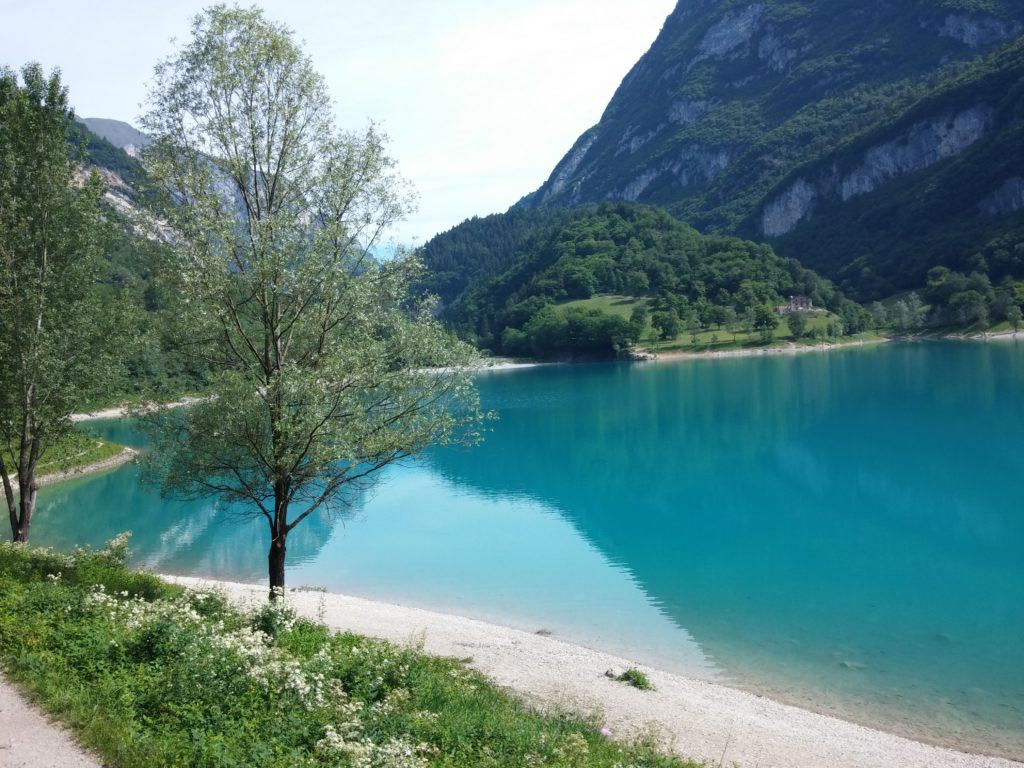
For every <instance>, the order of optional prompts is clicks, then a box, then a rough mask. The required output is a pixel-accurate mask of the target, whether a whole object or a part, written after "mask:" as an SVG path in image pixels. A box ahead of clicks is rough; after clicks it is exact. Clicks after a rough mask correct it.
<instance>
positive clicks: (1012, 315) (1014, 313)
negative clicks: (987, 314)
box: [1006, 304, 1024, 331]
mask: <svg viewBox="0 0 1024 768" xmlns="http://www.w3.org/2000/svg"><path fill="white" fill-rule="evenodd" d="M1006 319H1007V320H1008V321H1009V323H1010V325H1012V326H1013V330H1014V331H1019V330H1020V324H1021V320H1022V319H1024V313H1022V312H1021V311H1020V307H1019V306H1017V305H1016V304H1011V305H1010V306H1009V308H1008V309H1007V310H1006Z"/></svg>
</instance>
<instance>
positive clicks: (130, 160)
mask: <svg viewBox="0 0 1024 768" xmlns="http://www.w3.org/2000/svg"><path fill="white" fill-rule="evenodd" d="M69 141H71V142H72V143H73V144H74V145H76V146H77V147H81V149H82V150H83V155H82V157H81V167H82V173H83V175H84V174H86V173H88V172H90V171H91V170H92V169H96V170H97V171H98V172H99V173H100V175H101V177H102V179H103V183H104V186H105V188H106V194H105V196H104V200H105V202H106V210H107V216H106V223H107V226H106V228H105V232H106V243H105V247H104V249H103V269H102V274H101V275H100V280H101V281H102V284H103V285H102V289H101V290H102V294H103V296H104V297H105V298H104V303H105V305H106V306H107V307H108V308H109V311H110V312H112V313H114V312H116V313H118V317H119V320H120V321H121V322H123V323H126V324H130V325H132V326H133V331H132V332H131V333H126V337H127V338H131V339H133V343H132V348H131V349H130V350H129V351H128V354H127V355H126V357H125V368H124V369H123V370H122V371H121V372H120V376H119V378H118V379H117V380H116V381H111V382H110V387H109V400H110V402H117V401H120V400H123V399H126V398H127V399H132V398H135V397H137V396H138V395H140V394H142V393H143V392H146V393H148V394H149V395H157V396H158V395H159V394H160V393H161V392H163V393H164V394H166V396H174V395H176V394H179V393H181V392H185V391H191V390H194V389H197V388H200V387H202V386H203V385H204V383H205V381H206V377H207V374H208V372H209V371H208V370H207V366H206V365H205V364H204V363H203V362H202V361H200V360H197V359H196V358H195V357H194V356H191V355H188V354H184V353H183V354H178V353H168V350H169V349H174V348H175V347H177V348H178V351H179V352H184V351H185V349H184V347H182V346H181V344H180V342H181V341H182V340H175V339H173V338H171V337H173V328H172V326H171V324H170V323H169V322H167V321H168V319H169V318H171V317H173V315H174V302H175V297H174V296H173V295H170V294H168V293H167V291H165V290H164V289H163V288H162V287H161V284H160V280H159V279H158V272H159V266H160V261H161V259H163V258H164V257H165V255H166V251H165V249H166V247H167V246H166V242H165V240H166V235H167V233H166V231H165V230H164V229H162V225H161V224H160V212H159V210H157V208H156V202H155V196H154V195H152V194H151V192H150V190H148V188H147V179H146V173H145V171H144V169H143V167H142V165H141V164H140V163H139V161H138V159H137V158H135V157H132V156H131V155H129V154H128V153H127V152H125V151H124V150H123V149H122V148H120V147H118V146H114V145H113V144H112V143H110V142H109V141H107V140H106V139H105V138H103V137H102V136H99V135H97V134H95V133H93V132H92V131H91V130H90V129H89V128H88V127H87V126H86V125H85V123H84V122H81V121H77V122H76V123H75V125H74V130H73V131H72V133H71V135H70V136H69Z"/></svg>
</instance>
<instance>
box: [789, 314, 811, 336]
mask: <svg viewBox="0 0 1024 768" xmlns="http://www.w3.org/2000/svg"><path fill="white" fill-rule="evenodd" d="M786 325H787V326H789V333H790V335H791V336H792V337H793V338H794V339H796V340H799V339H802V338H803V337H804V336H806V335H807V315H805V314H804V313H803V312H790V313H789V314H788V315H786Z"/></svg>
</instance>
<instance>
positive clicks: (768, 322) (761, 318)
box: [754, 304, 779, 344]
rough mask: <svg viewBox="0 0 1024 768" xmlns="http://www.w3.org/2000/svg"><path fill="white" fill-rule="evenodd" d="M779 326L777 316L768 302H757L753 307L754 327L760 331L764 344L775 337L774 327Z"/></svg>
mask: <svg viewBox="0 0 1024 768" xmlns="http://www.w3.org/2000/svg"><path fill="white" fill-rule="evenodd" d="M778 326H779V316H778V315H776V314H775V310H774V309H772V308H771V306H770V305H768V304H759V305H758V306H757V307H755V309H754V328H755V329H756V330H758V331H760V332H761V341H763V342H764V343H765V344H767V343H769V342H770V341H771V340H772V339H773V338H775V329H776V328H777V327H778Z"/></svg>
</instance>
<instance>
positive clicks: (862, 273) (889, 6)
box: [522, 0, 1024, 300]
mask: <svg viewBox="0 0 1024 768" xmlns="http://www.w3.org/2000/svg"><path fill="white" fill-rule="evenodd" d="M1022 32H1024V0H907V2H899V3H889V2H864V1H863V0H856V1H854V0H760V1H759V2H753V3H751V2H749V0H748V1H746V2H737V1H726V2H710V1H709V0H705V1H704V2H701V1H700V0H686V1H684V2H680V4H679V5H678V7H677V8H676V10H675V11H674V12H673V13H672V14H671V15H670V16H669V18H668V20H667V21H666V23H665V26H664V28H663V30H662V32H661V34H660V35H659V37H658V39H657V41H656V42H655V43H654V45H653V46H652V47H651V49H650V51H649V52H648V53H647V54H646V55H645V56H644V57H643V58H642V59H641V60H640V61H639V62H638V63H637V64H636V66H635V67H634V68H633V70H632V71H631V72H630V73H629V74H628V75H627V76H626V78H625V79H624V80H623V82H622V85H621V86H620V87H619V89H618V91H617V93H616V94H615V95H614V97H613V99H612V100H611V102H610V104H609V105H608V108H607V109H606V111H605V113H604V115H603V116H602V118H601V121H600V122H599V123H598V124H597V125H595V126H594V127H593V128H591V129H589V130H587V131H586V132H585V133H584V134H583V135H582V136H581V137H580V139H579V140H578V141H577V142H576V144H575V146H574V147H573V148H572V149H571V151H570V152H569V153H568V154H567V155H566V157H565V158H564V159H563V160H562V162H561V163H559V165H558V166H557V167H556V168H555V170H554V171H553V173H552V174H551V177H550V178H549V179H548V180H547V181H546V182H545V183H544V184H543V185H542V186H541V187H540V189H538V190H537V192H535V193H534V194H532V195H530V196H528V197H527V198H525V199H524V201H523V203H522V204H523V205H524V206H532V207H566V206H576V205H581V204H586V203H592V202H599V201H602V200H605V199H621V200H629V201H640V202H646V203H653V204H657V205H661V206H664V207H666V208H667V209H668V210H669V211H671V212H672V213H673V214H675V215H676V216H678V217H680V218H681V219H683V220H685V221H687V222H688V223H690V224H692V225H693V226H695V227H697V228H698V229H699V230H701V231H703V232H709V233H722V234H737V235H741V236H744V237H749V238H753V239H757V240H767V241H769V242H771V243H772V244H773V245H774V246H775V247H776V249H777V250H778V252H779V253H780V254H782V255H784V256H787V257H794V258H797V259H799V260H800V261H801V263H803V264H804V265H805V266H808V267H811V268H814V269H816V270H818V271H820V272H822V273H823V274H825V275H827V276H829V277H832V278H834V279H835V280H836V281H838V283H839V285H840V287H842V288H843V289H844V290H845V291H847V292H848V293H850V294H851V295H853V296H854V297H855V298H859V299H861V300H868V299H878V298H882V297H885V296H888V295H891V294H893V293H896V292H898V291H901V290H905V289H912V288H920V287H921V286H923V285H924V284H925V282H926V279H927V277H926V275H927V272H928V270H929V269H930V268H931V267H934V266H936V265H945V266H948V267H950V268H951V269H953V270H957V271H961V272H964V273H965V274H967V273H970V272H980V273H982V274H985V273H987V271H988V270H987V265H986V264H983V263H981V262H980V261H979V259H978V258H976V255H977V254H978V253H979V252H981V251H983V250H984V249H985V248H986V246H987V245H988V244H989V243H991V242H992V241H993V240H998V241H999V243H1000V245H999V246H997V248H1005V247H1006V246H1007V244H1008V243H1009V247H1010V250H1011V251H1012V250H1013V248H1014V247H1015V245H1016V244H1017V243H1021V242H1024V211H1022V208H1024V138H1022V137H1024V42H1022V40H1021V34H1022ZM1011 274H1013V276H1015V277H1021V276H1024V275H1022V274H1021V273H1020V272H1011ZM1004 276H1005V275H1004V274H1003V273H1000V272H993V273H991V274H990V277H991V278H992V279H993V280H998V279H1001V278H1002V277H1004Z"/></svg>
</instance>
